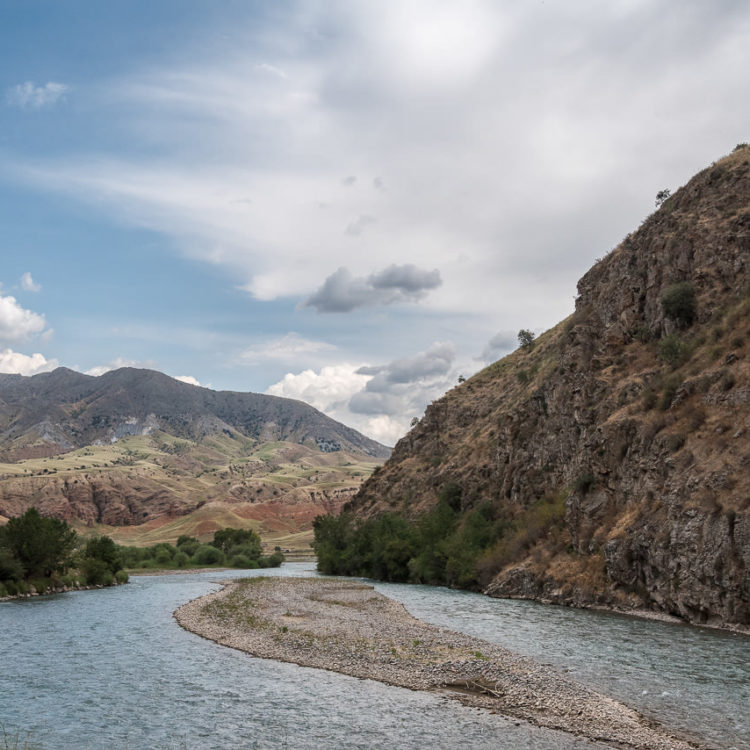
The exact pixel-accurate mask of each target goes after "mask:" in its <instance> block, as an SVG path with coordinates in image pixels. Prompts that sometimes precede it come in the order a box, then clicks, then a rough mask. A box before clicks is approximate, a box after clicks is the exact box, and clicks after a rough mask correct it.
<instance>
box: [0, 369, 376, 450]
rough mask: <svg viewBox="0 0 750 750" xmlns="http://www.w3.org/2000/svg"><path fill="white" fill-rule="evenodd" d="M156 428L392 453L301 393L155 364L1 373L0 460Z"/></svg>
mask: <svg viewBox="0 0 750 750" xmlns="http://www.w3.org/2000/svg"><path fill="white" fill-rule="evenodd" d="M155 430H163V431H165V432H167V433H169V434H171V435H174V436H176V437H181V438H186V439H198V438H201V437H204V436H206V435H209V434H212V433H221V432H225V433H226V434H229V435H238V436H242V437H245V438H250V439H253V440H259V441H286V442H292V443H299V444H302V445H308V446H317V447H318V448H319V449H320V450H322V451H324V452H334V451H338V450H348V451H354V452H358V453H363V454H365V455H367V456H371V457H373V458H387V457H388V455H390V450H389V449H388V448H387V447H385V446H383V445H381V444H380V443H377V442H376V441H374V440H371V439H370V438H368V437H365V436H364V435H362V434H360V433H359V432H357V431H356V430H354V429H352V428H350V427H347V426H346V425H343V424H341V423H340V422H337V421H335V420H333V419H331V418H330V417H327V416H326V415H325V414H323V413H321V412H320V411H318V410H317V409H314V408H313V407H312V406H309V405H308V404H305V403H303V402H302V401H296V400H293V399H286V398H279V397H277V396H267V395H265V394H259V393H241V392H235V391H213V390H210V389H208V388H202V387H199V386H194V385H190V384H187V383H182V382H180V381H178V380H175V379H174V378H171V377H169V376H167V375H164V374H163V373H160V372H156V371H154V370H146V369H135V368H132V367H123V368H120V369H117V370H112V371H110V372H107V373H105V374H103V375H100V376H98V377H94V376H90V375H84V374H82V373H79V372H75V371H73V370H69V369H67V368H64V367H60V368H58V369H56V370H54V371H53V372H49V373H42V374H39V375H34V376H31V377H25V376H22V375H9V374H2V375H0V460H5V461H9V460H10V461H14V460H18V459H22V458H32V457H41V456H51V455H55V454H58V453H62V452H66V451H69V450H73V449H75V448H81V447H83V446H86V445H91V444H95V443H103V444H107V443H112V442H115V441H116V440H118V439H120V438H122V437H125V436H127V435H139V434H140V435H143V434H149V433H150V432H153V431H155Z"/></svg>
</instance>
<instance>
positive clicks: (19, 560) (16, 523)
mask: <svg viewBox="0 0 750 750" xmlns="http://www.w3.org/2000/svg"><path fill="white" fill-rule="evenodd" d="M122 567H123V566H122V561H121V559H120V556H119V553H118V548H117V545H116V544H115V543H114V542H113V541H112V540H111V539H110V538H109V537H106V536H101V537H94V538H92V539H89V540H87V541H83V540H81V539H79V537H78V535H77V534H76V532H75V531H73V529H71V528H70V527H69V526H68V524H67V523H65V521H61V520H59V519H57V518H46V517H44V516H41V515H40V514H39V512H38V511H37V510H36V508H30V509H29V510H27V511H26V513H24V514H23V515H22V516H18V517H17V518H11V519H10V521H8V523H7V524H6V525H5V526H4V527H2V528H0V597H2V596H15V595H16V594H26V593H29V592H31V591H32V589H33V590H34V591H36V592H38V593H43V592H45V591H49V590H54V589H59V588H63V587H75V586H79V585H80V586H110V585H112V584H114V583H125V582H126V581H127V580H128V576H127V573H125V572H124V571H123V570H122Z"/></svg>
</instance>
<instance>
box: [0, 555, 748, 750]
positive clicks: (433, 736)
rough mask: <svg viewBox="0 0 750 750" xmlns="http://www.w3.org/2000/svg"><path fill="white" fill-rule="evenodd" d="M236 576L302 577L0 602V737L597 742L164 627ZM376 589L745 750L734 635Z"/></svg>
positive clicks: (282, 744) (524, 746)
mask: <svg viewBox="0 0 750 750" xmlns="http://www.w3.org/2000/svg"><path fill="white" fill-rule="evenodd" d="M248 574H255V575H263V574H274V575H279V574H280V575H315V571H314V568H313V565H312V564H304V563H291V564H285V565H284V566H282V568H281V570H278V569H276V570H273V571H241V572H210V573H197V574H185V575H165V576H141V577H133V578H132V579H131V583H130V584H128V585H127V586H120V587H116V588H111V589H102V590H96V591H81V592H74V593H69V594H61V595H56V596H50V597H38V598H33V599H26V600H19V601H12V602H5V603H0V636H2V639H3V646H2V655H1V656H0V740H2V737H3V732H4V733H5V735H6V737H9V738H10V739H11V740H12V741H13V742H15V740H17V739H18V740H20V742H19V743H18V747H19V748H22V747H24V744H25V743H28V746H29V747H32V748H40V749H45V750H46V749H51V748H54V749H56V750H57V749H60V750H65V749H67V748H71V749H73V748H75V749H76V750H78V749H79V748H132V749H133V750H140V749H141V748H190V749H192V748H201V749H202V750H203V749H208V748H217V749H218V748H221V749H222V750H224V749H226V748H315V749H316V750H317V748H381V747H394V748H414V749H416V748H432V749H437V748H456V747H463V748H494V749H496V750H497V749H500V750H504V749H505V748H507V749H508V750H510V749H511V748H512V749H513V750H532V749H533V750H568V749H570V750H573V749H575V750H578V749H581V750H583V748H586V749H591V750H594V749H598V748H602V747H604V745H601V744H598V743H595V742H589V741H586V740H583V739H580V738H571V737H569V736H567V735H564V734H561V733H557V732H552V731H549V730H543V729H538V728H535V727H531V726H528V725H526V724H524V723H521V722H517V721H514V720H508V719H504V718H502V717H500V716H495V715H492V714H489V713H487V712H484V711H480V710H476V709H470V708H466V707H463V706H461V705H460V704H459V703H457V702H456V701H453V700H449V699H446V698H443V697H441V696H439V695H435V694H428V693H418V692H413V691H410V690H404V689H401V688H394V687H389V686H386V685H381V684H380V683H377V682H373V681H369V680H358V679H355V678H351V677H346V676H344V675H339V674H336V673H333V672H326V671H322V670H313V669H308V668H305V667H298V666H296V665H292V664H282V663H277V662H273V661H266V660H262V659H255V658H253V657H251V656H249V655H247V654H244V653H240V652H238V651H233V650H231V649H227V648H225V647H222V646H218V645H216V644H214V643H212V642H210V641H206V640H204V639H202V638H200V637H198V636H196V635H194V634H192V633H188V632H186V631H184V630H182V629H181V628H180V627H179V626H178V625H177V623H176V622H175V620H174V619H173V617H172V612H173V611H174V610H175V609H176V608H177V607H178V606H180V605H181V604H183V603H185V602H186V601H188V600H190V599H193V598H195V597H198V596H203V595H204V594H207V593H209V592H211V591H215V590H217V589H218V588H219V585H218V583H217V581H218V580H221V579H224V578H228V577H233V576H236V575H248ZM376 588H377V589H378V590H379V591H381V592H382V593H384V594H386V595H388V596H391V597H393V598H396V599H398V600H399V601H401V602H403V603H404V604H405V605H406V607H407V608H408V609H409V611H410V612H411V613H412V614H413V615H415V616H416V617H419V618H421V619H423V620H425V621H428V622H432V623H435V624H438V625H443V626H446V627H450V628H453V629H455V630H462V631H464V632H466V633H469V634H471V635H475V636H478V637H481V638H484V639H486V640H489V641H493V642H495V643H499V644H501V645H503V646H506V647H508V648H510V649H512V650H514V651H518V652H520V653H523V654H526V655H528V656H531V657H533V658H536V659H537V660H540V661H542V662H544V663H547V664H551V665H554V666H555V667H557V668H559V669H565V670H567V671H568V672H569V674H571V675H572V676H573V677H575V678H576V679H578V680H579V681H580V682H584V683H586V684H589V685H591V686H593V687H595V688H597V689H599V690H601V691H602V692H605V693H607V694H609V695H612V696H614V697H617V698H619V699H621V700H623V701H624V702H626V703H628V704H630V705H632V706H634V707H636V708H638V709H639V710H641V711H642V712H643V713H644V714H646V715H648V716H650V717H653V718H655V719H658V720H659V721H661V722H662V723H663V724H665V725H667V726H668V727H670V728H672V729H674V730H677V731H680V732H683V733H685V734H687V735H689V736H691V737H693V738H695V739H697V740H699V741H700V742H701V743H703V744H705V745H707V746H710V747H715V748H721V749H722V750H729V749H731V748H736V749H737V750H750V638H748V637H743V636H736V635H731V634H727V633H721V632H715V631H709V630H704V629H699V628H693V627H689V626H685V625H674V624H671V623H662V622H653V621H644V620H636V619H632V618H628V617H623V616H618V615H614V614H608V613H598V612H591V611H582V610H573V609H568V608H564V607H553V606H543V605H539V604H535V603H533V602H521V601H507V600H499V599H490V598H488V597H484V596H481V595H479V594H471V593H467V592H459V591H451V590H449V589H442V588H436V587H430V586H407V585H398V584H381V583H378V584H376ZM13 742H12V743H11V746H12V745H13ZM6 744H7V743H6ZM0 747H2V745H0Z"/></svg>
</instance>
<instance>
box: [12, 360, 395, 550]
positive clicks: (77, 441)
mask: <svg viewBox="0 0 750 750" xmlns="http://www.w3.org/2000/svg"><path fill="white" fill-rule="evenodd" d="M388 454H389V450H388V449H387V448H385V447H384V446H382V445H380V444H379V443H376V442H375V441H373V440H370V439H369V438H366V437H365V436H363V435H361V434H359V433H358V432H356V431H355V430H352V429H350V428H348V427H346V426H344V425H342V424H340V423H338V422H335V421H334V420H332V419H330V418H328V417H326V416H325V415H324V414H321V413H320V412H318V411H317V410H315V409H313V408H312V407H310V406H308V405H307V404H304V403H302V402H300V401H292V400H290V399H282V398H275V397H272V396H263V395H259V394H253V393H232V392H215V391H211V390H209V389H207V388H199V387H196V386H192V385H187V384H185V383H181V382H178V381H176V380H174V379H172V378H170V377H168V376H166V375H163V374H161V373H158V372H153V371H150V370H136V369H132V368H124V369H121V370H115V371H113V372H109V373H106V374H105V375H102V376H100V377H90V376H87V375H82V374H80V373H76V372H73V371H71V370H66V369H64V368H60V369H58V370H55V371H54V372H51V373H46V374H43V375H36V376H34V377H31V378H26V377H22V376H20V375H0V522H2V520H3V518H8V517H10V516H15V515H19V514H21V513H23V512H24V511H25V510H26V509H27V508H28V507H30V506H32V505H33V506H35V507H37V508H39V509H40V510H41V511H42V512H43V513H46V514H49V515H54V516H56V517H58V518H63V519H65V520H67V521H69V522H71V523H73V524H80V525H85V526H90V527H94V526H98V525H101V524H104V525H106V526H108V527H122V526H131V525H141V524H149V530H150V531H151V532H154V534H155V535H158V533H159V532H158V529H159V528H161V527H164V529H165V530H166V529H167V528H169V529H172V530H173V531H174V536H175V538H176V537H177V536H178V535H179V534H180V533H185V530H186V529H189V530H190V532H191V533H197V534H198V535H202V536H205V535H210V534H211V533H212V532H213V531H214V530H215V528H218V527H220V526H221V523H222V522H223V521H222V518H223V516H224V515H226V513H227V509H226V506H227V505H231V506H232V508H231V513H233V514H234V515H237V516H239V517H241V518H244V519H246V520H247V521H248V523H249V525H255V526H256V527H257V528H258V530H259V531H263V532H267V533H276V534H280V533H282V532H283V533H286V534H290V533H291V534H293V533H295V532H299V531H301V530H305V529H308V530H309V529H310V527H311V524H312V520H313V518H314V517H315V516H316V515H318V514H319V513H324V512H330V511H333V510H337V509H338V508H339V507H340V506H341V505H342V504H343V502H344V501H345V500H347V499H349V498H350V497H351V496H352V495H353V494H354V493H355V492H356V490H357V489H358V487H359V485H360V484H361V482H362V481H363V479H364V478H365V477H366V476H368V475H369V474H370V472H371V471H372V469H373V467H374V466H375V465H376V463H377V462H378V461H379V460H382V458H383V457H385V456H387V455H388ZM213 516H216V518H215V519H214V518H213ZM177 518H181V519H182V520H181V521H180V522H179V523H177V522H176V519H177ZM190 519H194V521H193V522H191V520H190ZM250 522H252V523H250Z"/></svg>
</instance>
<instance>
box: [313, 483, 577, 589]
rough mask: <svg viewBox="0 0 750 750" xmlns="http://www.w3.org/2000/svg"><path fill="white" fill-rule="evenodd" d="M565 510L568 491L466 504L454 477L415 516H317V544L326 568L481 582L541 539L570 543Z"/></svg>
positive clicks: (471, 584)
mask: <svg viewBox="0 0 750 750" xmlns="http://www.w3.org/2000/svg"><path fill="white" fill-rule="evenodd" d="M564 516H565V506H564V498H563V497H555V498H552V497H550V498H547V497H545V498H542V499H540V500H538V501H536V502H534V503H532V504H531V505H529V506H528V507H527V508H525V509H522V510H520V511H518V512H514V511H510V510H509V509H508V508H507V507H506V508H503V507H502V506H499V505H496V504H493V503H490V502H484V503H481V504H479V505H477V506H476V507H474V508H471V509H468V510H464V511H462V510H461V489H460V487H459V486H458V485H456V484H453V483H449V484H448V485H446V487H445V488H444V489H443V491H442V492H441V493H440V497H439V501H438V503H437V505H436V506H435V507H434V508H433V509H432V510H431V511H429V512H427V513H425V514H423V515H422V516H421V517H420V518H419V519H418V520H417V521H415V522H412V521H410V520H408V519H407V518H405V517H404V516H403V515H401V514H399V513H385V514H383V515H382V516H379V517H378V518H371V519H368V520H366V521H360V522H358V521H356V520H355V519H354V518H353V517H352V516H351V515H348V514H341V515H339V516H332V515H327V516H318V517H317V518H316V519H315V521H314V524H313V528H314V533H315V538H314V542H313V547H314V549H315V552H316V554H317V557H318V569H319V570H320V571H321V572H323V573H327V574H331V575H353V576H366V577H368V578H376V579H380V580H386V581H411V582H414V583H427V584H433V585H434V584H437V585H447V586H453V587H457V588H468V589H477V588H479V587H481V586H482V585H483V584H485V583H487V582H488V581H489V580H490V579H491V578H492V576H493V575H494V574H495V573H496V572H497V571H498V570H500V569H502V568H503V567H504V566H505V565H506V564H507V563H508V562H511V561H512V560H514V559H519V558H521V557H523V556H525V555H526V554H527V553H528V551H529V550H530V549H531V547H533V545H534V544H536V542H537V541H538V540H539V539H540V538H542V537H546V536H548V535H550V534H552V535H553V536H555V537H559V538H560V541H561V543H563V544H567V541H569V538H568V536H567V535H566V533H565V529H564Z"/></svg>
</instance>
